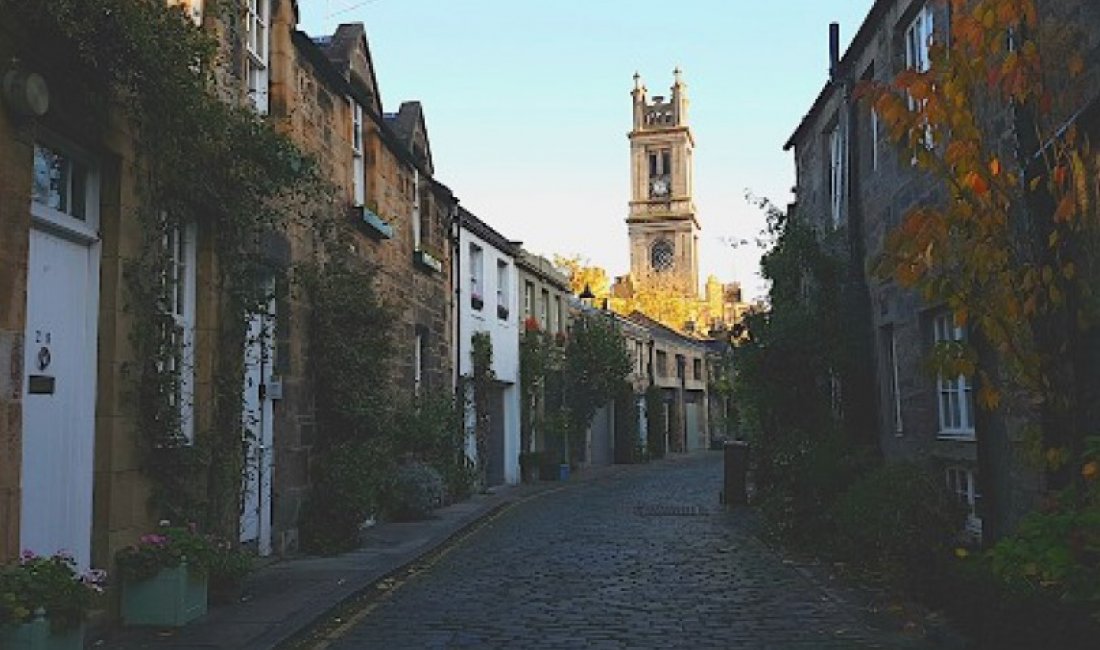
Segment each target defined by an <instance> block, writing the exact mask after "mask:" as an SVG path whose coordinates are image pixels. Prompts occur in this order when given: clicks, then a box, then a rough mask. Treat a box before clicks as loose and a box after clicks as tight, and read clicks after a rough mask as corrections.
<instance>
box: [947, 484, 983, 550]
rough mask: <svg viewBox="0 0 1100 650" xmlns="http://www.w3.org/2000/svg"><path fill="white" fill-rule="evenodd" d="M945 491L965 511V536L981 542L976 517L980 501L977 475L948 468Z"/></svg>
mask: <svg viewBox="0 0 1100 650" xmlns="http://www.w3.org/2000/svg"><path fill="white" fill-rule="evenodd" d="M947 489H948V491H949V492H951V494H953V495H955V498H956V499H958V501H959V503H960V504H962V505H963V506H964V507H965V508H966V509H967V515H966V532H967V534H968V535H970V536H971V537H973V538H974V539H977V540H981V537H982V519H981V517H979V516H978V501H979V500H980V499H981V494H979V493H978V478H977V475H976V474H975V473H974V471H973V470H971V469H967V468H965V467H958V466H951V467H948V468H947Z"/></svg>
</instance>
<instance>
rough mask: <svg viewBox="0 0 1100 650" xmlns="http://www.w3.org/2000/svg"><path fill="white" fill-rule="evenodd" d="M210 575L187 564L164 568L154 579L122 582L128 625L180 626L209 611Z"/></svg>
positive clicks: (123, 616) (124, 610) (124, 614)
mask: <svg viewBox="0 0 1100 650" xmlns="http://www.w3.org/2000/svg"><path fill="white" fill-rule="evenodd" d="M206 594H207V576H206V572H205V571H192V570H190V569H189V568H188V567H187V564H186V563H184V564H181V565H179V566H178V567H173V568H169V569H161V570H160V572H159V573H157V574H156V575H155V576H153V577H151V578H147V579H145V580H139V581H130V580H128V581H126V582H125V583H123V585H122V622H123V623H124V624H126V625H163V626H172V627H181V626H183V625H186V624H187V623H189V622H191V621H193V620H195V619H196V618H198V617H200V616H202V615H203V614H205V613H206V598H207V596H206Z"/></svg>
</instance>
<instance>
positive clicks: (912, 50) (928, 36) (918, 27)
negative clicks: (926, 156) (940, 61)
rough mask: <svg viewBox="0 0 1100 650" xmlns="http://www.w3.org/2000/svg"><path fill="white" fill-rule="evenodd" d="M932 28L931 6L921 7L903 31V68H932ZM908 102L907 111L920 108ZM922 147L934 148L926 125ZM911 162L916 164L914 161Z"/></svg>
mask: <svg viewBox="0 0 1100 650" xmlns="http://www.w3.org/2000/svg"><path fill="white" fill-rule="evenodd" d="M934 26H935V23H934V19H933V13H932V6H931V5H929V4H926V5H925V6H923V7H921V10H920V11H919V12H917V15H916V16H915V17H914V18H913V21H912V22H911V23H909V26H908V27H907V28H906V29H905V67H906V68H907V69H909V70H915V71H916V72H927V71H928V69H929V68H931V67H932V59H931V56H930V55H929V51H930V49H931V46H932V37H933V34H934ZM908 101H909V110H911V111H916V110H917V109H918V108H920V107H918V106H917V102H916V100H914V99H913V98H912V97H909V99H908ZM924 146H925V147H927V148H929V149H931V148H932V147H933V146H934V142H933V139H932V127H931V125H929V124H926V125H925V129H924ZM913 162H916V161H915V159H914V161H913Z"/></svg>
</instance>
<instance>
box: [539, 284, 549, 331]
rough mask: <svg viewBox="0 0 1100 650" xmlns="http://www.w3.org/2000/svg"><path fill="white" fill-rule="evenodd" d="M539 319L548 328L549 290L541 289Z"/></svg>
mask: <svg viewBox="0 0 1100 650" xmlns="http://www.w3.org/2000/svg"><path fill="white" fill-rule="evenodd" d="M539 319H540V320H541V321H542V322H543V323H544V324H545V327H546V329H550V292H549V291H547V290H546V289H543V290H542V305H541V306H540V307H539Z"/></svg>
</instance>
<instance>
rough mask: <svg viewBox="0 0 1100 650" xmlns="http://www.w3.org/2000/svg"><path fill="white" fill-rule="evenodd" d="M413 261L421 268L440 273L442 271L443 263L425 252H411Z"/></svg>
mask: <svg viewBox="0 0 1100 650" xmlns="http://www.w3.org/2000/svg"><path fill="white" fill-rule="evenodd" d="M413 260H415V261H416V263H417V264H419V265H420V266H421V267H423V268H425V269H428V270H430V271H435V272H436V273H440V272H442V271H443V262H441V261H440V260H439V258H437V257H436V256H434V255H432V254H431V253H429V252H428V251H426V250H416V251H413Z"/></svg>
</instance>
